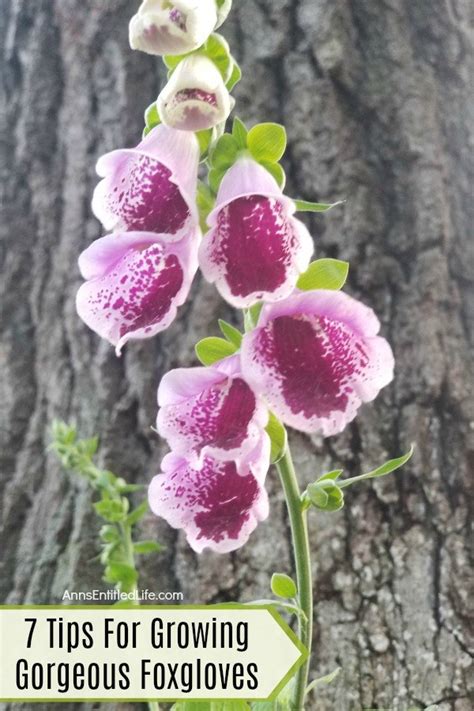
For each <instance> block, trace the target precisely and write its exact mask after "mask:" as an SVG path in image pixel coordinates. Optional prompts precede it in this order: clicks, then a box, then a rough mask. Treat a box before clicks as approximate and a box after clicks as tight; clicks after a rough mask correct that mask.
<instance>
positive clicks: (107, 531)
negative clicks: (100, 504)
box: [99, 525, 119, 543]
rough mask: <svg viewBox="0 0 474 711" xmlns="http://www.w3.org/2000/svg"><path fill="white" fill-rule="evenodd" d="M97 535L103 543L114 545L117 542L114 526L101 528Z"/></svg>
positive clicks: (116, 530) (116, 531)
mask: <svg viewBox="0 0 474 711" xmlns="http://www.w3.org/2000/svg"><path fill="white" fill-rule="evenodd" d="M99 535H100V537H101V539H102V540H103V541H104V543H115V541H118V540H119V532H118V529H117V527H116V526H111V525H107V526H102V528H101V529H100V532H99Z"/></svg>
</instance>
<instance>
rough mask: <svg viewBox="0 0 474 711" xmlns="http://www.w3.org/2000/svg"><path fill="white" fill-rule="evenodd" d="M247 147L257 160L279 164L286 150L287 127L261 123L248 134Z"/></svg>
mask: <svg viewBox="0 0 474 711" xmlns="http://www.w3.org/2000/svg"><path fill="white" fill-rule="evenodd" d="M247 146H248V148H249V150H250V152H251V154H252V155H253V157H254V158H255V160H257V161H259V162H260V161H268V162H269V163H277V162H278V161H279V160H280V158H281V157H282V156H283V154H284V152H285V148H286V131H285V127H284V126H282V125H281V124H279V123H259V124H257V125H256V126H253V128H251V129H250V131H249V132H248V135H247Z"/></svg>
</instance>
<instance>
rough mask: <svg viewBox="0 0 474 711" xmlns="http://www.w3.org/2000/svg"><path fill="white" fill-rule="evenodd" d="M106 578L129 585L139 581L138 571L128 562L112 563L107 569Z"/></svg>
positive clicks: (109, 581)
mask: <svg viewBox="0 0 474 711" xmlns="http://www.w3.org/2000/svg"><path fill="white" fill-rule="evenodd" d="M105 580H106V581H107V582H108V583H123V584H124V585H125V586H129V585H133V584H134V583H136V582H137V580H138V573H137V571H136V570H135V568H132V566H131V565H128V564H127V563H110V564H109V565H108V566H107V567H106V569H105Z"/></svg>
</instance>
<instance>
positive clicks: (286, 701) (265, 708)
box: [252, 677, 295, 711]
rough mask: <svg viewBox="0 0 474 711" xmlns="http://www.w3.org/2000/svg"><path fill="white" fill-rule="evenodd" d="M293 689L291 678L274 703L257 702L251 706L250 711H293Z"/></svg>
mask: <svg viewBox="0 0 474 711" xmlns="http://www.w3.org/2000/svg"><path fill="white" fill-rule="evenodd" d="M294 687H295V679H294V677H293V679H290V681H289V682H288V684H287V685H286V686H285V687H284V688H283V689H282V690H281V691H280V693H279V694H278V697H277V698H276V699H275V700H274V701H257V702H255V703H253V704H252V711H295V709H294V705H293V704H292V696H293V690H294Z"/></svg>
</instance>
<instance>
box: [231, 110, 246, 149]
mask: <svg viewBox="0 0 474 711" xmlns="http://www.w3.org/2000/svg"><path fill="white" fill-rule="evenodd" d="M247 134H248V130H247V127H246V126H245V124H244V123H243V121H241V120H240V119H239V118H238V116H235V118H234V121H233V123H232V136H233V138H234V140H235V141H236V142H237V145H238V146H239V148H240V149H241V150H245V149H246V148H247Z"/></svg>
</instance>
